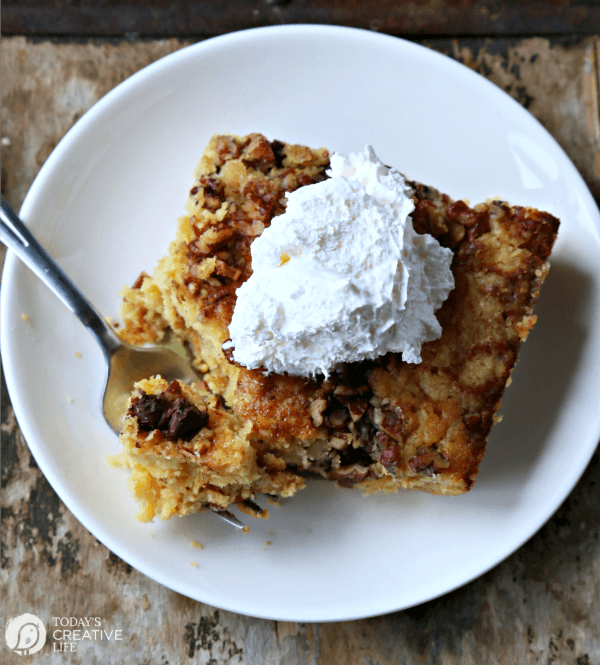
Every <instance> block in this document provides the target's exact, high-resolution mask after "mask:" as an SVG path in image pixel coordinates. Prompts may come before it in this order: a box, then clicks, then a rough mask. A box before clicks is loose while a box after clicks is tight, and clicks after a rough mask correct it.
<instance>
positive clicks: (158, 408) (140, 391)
mask: <svg viewBox="0 0 600 665" xmlns="http://www.w3.org/2000/svg"><path fill="white" fill-rule="evenodd" d="M249 430H250V428H249V426H248V425H245V424H244V423H243V422H242V421H241V420H240V418H238V417H237V416H235V415H234V414H233V413H231V412H230V411H228V410H227V409H224V408H223V406H222V400H221V399H220V398H219V397H217V396H215V395H213V394H212V393H210V392H208V390H207V389H206V386H205V385H203V384H202V382H199V383H198V384H195V385H193V386H188V385H185V384H183V383H180V382H179V381H173V382H171V383H170V384H168V383H167V382H166V381H164V380H163V379H161V378H160V377H152V378H150V379H147V380H143V381H140V382H139V383H137V384H136V385H135V390H134V393H133V395H132V397H131V399H130V401H129V405H128V410H127V415H126V417H125V423H124V427H123V430H122V432H121V437H120V438H121V443H122V445H123V452H122V453H120V454H119V455H117V456H115V457H113V458H112V459H111V463H112V464H113V465H114V466H117V467H125V468H130V469H131V476H130V479H129V487H130V490H131V493H132V494H133V496H134V497H135V498H136V499H137V500H138V501H139V502H140V504H141V509H140V512H139V513H138V515H137V517H138V519H139V520H140V521H142V522H148V521H150V520H152V519H153V518H154V517H155V516H158V517H160V518H162V519H168V518H169V517H171V516H172V515H187V514H189V513H193V512H196V511H198V510H201V509H203V508H205V507H209V508H211V509H213V510H216V511H220V510H226V509H227V508H228V507H229V505H230V504H232V503H235V504H238V505H242V506H244V508H245V509H246V512H250V513H251V514H255V515H257V516H260V517H267V516H268V512H267V511H266V510H265V511H256V510H253V509H252V507H251V504H249V505H250V507H249V508H248V507H247V506H245V505H244V502H248V501H249V500H252V499H254V498H255V496H256V495H257V494H263V493H264V494H268V495H272V496H278V495H279V496H284V497H285V496H291V495H292V494H293V493H294V492H295V491H296V490H297V489H298V488H300V487H302V486H303V485H304V481H303V480H302V479H301V478H299V477H298V476H297V475H295V474H292V473H290V472H288V471H286V470H285V465H284V464H283V463H282V462H281V461H280V460H279V459H277V458H275V457H273V456H272V455H269V454H268V453H263V452H262V451H260V450H256V449H255V448H254V447H253V446H252V445H251V443H250V441H249V436H248V435H249Z"/></svg>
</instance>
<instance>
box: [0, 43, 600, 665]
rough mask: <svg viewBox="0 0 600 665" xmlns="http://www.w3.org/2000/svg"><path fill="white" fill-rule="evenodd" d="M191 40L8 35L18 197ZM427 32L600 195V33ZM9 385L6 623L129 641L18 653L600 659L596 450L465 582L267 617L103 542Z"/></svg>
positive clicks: (6, 166) (5, 73)
mask: <svg viewBox="0 0 600 665" xmlns="http://www.w3.org/2000/svg"><path fill="white" fill-rule="evenodd" d="M185 43H186V42H182V41H179V40H175V39H173V40H154V41H148V42H133V43H131V42H118V43H117V42H98V41H96V42H89V43H87V42H86V43H72V42H71V43H52V42H50V41H38V42H36V43H32V42H29V41H27V40H26V39H25V38H22V37H14V38H5V39H3V41H2V44H1V49H2V82H3V106H2V136H3V137H5V138H6V139H7V140H6V141H4V142H2V185H3V193H4V194H5V196H6V197H7V198H8V200H9V202H10V203H11V204H12V205H13V206H15V207H16V208H18V207H19V206H20V204H21V202H22V200H23V197H24V195H25V193H26V191H27V189H28V188H29V186H30V184H31V182H32V181H33V178H34V177H35V175H36V173H37V171H38V170H39V168H40V167H41V165H42V164H43V163H44V161H45V159H46V158H47V157H48V155H49V154H50V152H51V150H52V149H53V147H54V146H55V145H56V144H57V143H58V141H59V140H60V138H61V137H62V136H63V135H64V134H65V132H66V131H67V130H68V129H69V128H70V127H71V126H72V124H73V123H74V122H75V121H76V120H77V118H79V117H80V116H81V114H83V113H84V112H85V111H86V110H87V108H89V106H91V105H92V104H93V103H94V102H95V101H96V100H97V99H99V98H100V97H101V96H103V95H104V94H105V93H106V92H108V91H109V90H110V89H112V88H113V87H114V86H115V85H116V84H117V83H119V82H120V81H121V80H123V79H124V78H126V77H127V76H130V75H131V74H132V73H134V72H135V71H137V70H138V69H140V68H141V67H142V66H144V65H146V64H149V63H150V62H152V61H153V60H155V59H156V58H158V57H161V56H162V55H165V54H167V53H169V52H172V51H174V50H176V49H178V48H180V47H181V46H183V45H184V44H185ZM427 45H428V46H430V47H431V48H435V49H437V50H440V51H442V52H445V53H447V54H448V55H451V56H452V57H454V58H457V59H458V60H460V61H462V62H464V63H465V64H467V65H468V66H470V67H472V68H473V69H475V70H477V71H479V72H481V73H482V74H483V75H484V76H486V77H488V78H489V79H490V80H492V81H493V82H494V83H496V84H497V85H499V86H500V87H501V88H503V89H505V90H506V91H507V92H508V93H509V94H511V95H513V96H514V97H515V99H517V100H518V101H519V102H520V103H521V104H523V105H524V106H526V107H527V108H528V109H529V110H530V111H531V112H532V113H533V114H534V115H536V117H538V119H539V120H540V121H541V122H542V123H543V124H544V125H545V126H546V127H547V128H548V130H549V131H550V132H551V133H552V134H553V135H554V136H555V137H556V138H557V140H558V141H559V142H560V143H561V144H562V146H563V147H564V148H565V150H566V151H567V153H568V154H569V156H570V157H571V158H572V159H573V161H574V162H575V163H576V165H577V166H578V168H579V169H580V171H581V173H582V174H583V176H584V178H585V179H586V181H587V183H588V185H589V186H590V188H591V189H592V191H593V192H594V194H595V195H596V197H597V199H600V129H599V123H600V117H599V113H598V62H599V54H600V46H599V45H600V39H598V37H593V38H587V39H584V40H575V41H570V40H561V39H554V38H553V39H551V40H550V39H541V38H531V39H498V38H496V39H459V40H449V39H448V40H447V39H440V40H429V41H427ZM2 392H3V395H2V397H3V400H2V414H1V415H2V418H1V428H0V430H1V435H2V499H1V506H2V513H3V519H2V544H3V548H2V553H1V557H0V588H1V593H2V598H3V604H2V615H1V618H2V621H5V620H6V618H7V617H8V616H12V615H16V614H19V613H22V612H34V613H35V614H37V615H38V616H40V618H41V619H42V620H43V621H45V622H46V624H49V621H50V618H51V617H99V618H100V619H101V621H102V624H103V627H104V628H106V629H108V630H111V629H114V630H117V629H122V630H123V640H122V641H120V642H110V643H108V642H96V643H89V644H83V645H82V646H81V647H80V648H79V650H78V652H77V653H74V654H65V653H54V652H52V653H51V652H50V651H45V652H44V654H45V655H44V656H43V659H42V658H38V660H37V661H36V657H35V656H32V657H31V658H30V659H29V661H28V660H27V659H23V662H32V663H34V662H44V663H49V664H50V665H57V664H59V663H65V662H69V663H74V664H79V663H85V664H86V665H87V664H95V663H103V664H104V663H111V662H112V663H121V662H124V663H140V664H143V665H150V664H160V665H167V664H168V663H170V664H171V665H173V664H179V663H188V662H189V663H192V662H198V663H210V664H211V665H225V664H226V663H227V664H229V663H233V664H236V663H242V664H260V665H281V664H285V665H297V664H298V665H300V664H301V663H302V664H305V663H306V664H311V665H331V664H334V663H344V665H392V664H394V665H397V664H398V663H403V665H417V664H418V665H429V664H434V663H435V664H437V663H443V664H444V665H455V664H456V665H459V664H460V665H469V664H473V665H481V664H482V663H485V664H486V665H488V664H489V665H495V664H504V663H509V664H512V663H519V664H529V663H544V664H546V663H568V664H573V665H586V664H587V665H600V623H599V622H598V617H599V616H600V495H599V493H598V488H600V455H599V454H598V453H596V455H595V456H594V458H593V459H592V462H591V464H590V466H589V468H588V469H587V471H586V472H585V474H584V476H583V478H582V480H581V481H580V482H579V483H578V485H577V487H576V488H575V490H574V491H573V492H572V494H571V495H570V496H569V498H568V499H567V500H566V501H565V503H564V504H563V505H562V506H561V508H560V509H559V510H558V511H557V513H556V514H555V515H554V517H553V518H552V520H550V522H548V524H546V526H544V527H543V529H541V531H540V532H539V533H538V534H536V535H535V536H534V537H533V538H532V539H531V540H530V541H529V542H528V543H526V544H525V545H524V546H523V547H522V548H521V549H520V550H519V551H518V552H516V553H515V554H514V555H512V556H511V557H509V558H508V559H507V560H506V561H504V562H503V563H501V564H500V565H499V566H497V567H496V568H494V569H493V570H492V571H490V572H488V573H487V574H485V575H483V576H482V577H480V578H479V579H477V580H475V581H474V582H472V583H471V584H468V585H466V586H465V587H463V588H461V589H458V590H456V591H454V592H452V593H449V594H446V595H445V596H443V597H442V598H439V599H437V600H433V601H430V602H428V603H425V604H423V605H420V606H418V607H415V608H412V609H410V610H407V611H404V612H396V613H393V614H389V615H386V616H382V617H376V618H372V619H365V620H361V621H354V622H337V623H329V624H300V623H288V622H274V621H267V620H260V619H253V618H250V617H243V616H240V615H236V614H233V613H231V612H226V611H222V610H217V609H215V608H212V607H209V606H207V605H203V604H201V603H198V602H196V601H193V600H190V599H189V598H185V597H184V596H181V595H179V594H177V593H175V592H173V591H169V590H168V589H166V588H164V587H161V586H160V585H158V584H156V583H155V582H153V581H151V580H149V579H148V578H146V577H145V576H143V575H142V574H140V573H138V572H137V571H136V570H134V569H132V568H131V566H129V565H128V564H126V563H125V562H123V561H121V559H119V558H118V557H117V556H116V555H114V554H113V553H111V552H109V551H108V550H107V549H106V548H105V547H104V546H103V545H102V544H101V543H99V542H98V541H97V540H96V539H95V538H94V537H93V536H92V535H90V534H89V533H88V532H87V531H86V530H85V529H84V528H83V527H82V526H81V525H80V524H79V523H78V522H77V520H76V519H75V518H74V517H73V516H72V515H71V513H70V512H69V511H68V510H67V509H66V508H65V507H64V505H63V504H62V502H61V501H60V500H59V499H58V497H57V496H56V495H55V494H54V492H53V490H52V489H51V487H50V486H49V484H48V482H47V481H46V480H45V478H44V477H43V476H42V474H41V472H40V471H39V469H38V467H37V465H36V463H35V461H34V460H33V458H32V456H31V454H30V452H29V449H28V448H27V445H26V443H25V441H24V439H23V436H22V434H21V432H20V430H19V428H18V425H17V422H16V419H15V418H14V413H13V411H12V408H11V406H10V402H9V400H8V396H7V393H6V387H5V386H4V385H3V386H2ZM190 552H192V550H190ZM192 556H193V555H192V553H190V557H192ZM351 582H352V581H351V580H349V583H351ZM290 590H291V592H293V582H292V581H290ZM49 642H50V644H51V645H52V644H53V640H52V638H51V637H50V639H49ZM45 648H46V649H47V647H45ZM5 649H6V646H5V645H4V644H3V643H2V644H0V650H5ZM17 658H18V657H16V656H15V661H16V660H17ZM4 660H5V655H4V653H2V661H3V662H4ZM7 662H8V661H7Z"/></svg>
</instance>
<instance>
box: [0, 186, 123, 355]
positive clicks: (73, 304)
mask: <svg viewBox="0 0 600 665" xmlns="http://www.w3.org/2000/svg"><path fill="white" fill-rule="evenodd" d="M0 221H1V224H0V240H1V241H2V242H3V243H4V244H5V245H6V246H7V247H9V248H10V249H11V250H12V251H13V252H15V254H16V255H17V256H18V257H19V258H20V259H21V261H23V263H25V265H26V266H27V267H28V268H30V269H31V270H32V271H33V272H34V273H35V274H36V275H37V276H38V277H39V278H40V279H41V280H42V282H44V284H45V285H46V286H47V287H48V288H49V289H50V290H51V291H53V292H54V293H55V294H56V295H57V296H58V297H59V298H60V299H61V300H62V301H63V303H64V304H65V305H66V306H67V307H68V308H69V309H70V310H71V311H72V312H73V314H75V316H76V317H77V318H78V319H79V320H80V321H81V322H82V323H83V325H84V326H85V327H86V328H87V329H88V330H89V331H90V332H91V333H92V335H94V337H95V338H96V340H97V341H98V343H99V344H100V346H101V347H102V350H103V351H104V354H105V355H106V356H107V358H108V357H110V355H111V353H112V351H113V350H114V349H115V348H117V347H118V346H121V341H120V340H119V338H118V336H117V335H116V333H115V332H114V330H112V328H111V327H110V326H109V325H108V323H106V321H105V320H104V319H103V318H102V316H101V315H100V314H99V313H98V312H97V310H96V309H95V307H94V306H93V305H92V304H91V303H90V302H89V300H88V299H87V298H86V297H85V296H84V295H83V294H82V293H81V291H80V290H79V289H78V288H77V287H76V286H75V284H73V282H72V281H71V280H70V279H69V277H67V275H66V274H65V273H64V272H63V271H62V269H61V268H60V267H59V266H58V265H57V264H56V262H55V261H54V260H53V259H52V258H51V257H50V255H49V254H48V252H46V250H45V249H44V248H43V247H42V246H41V245H40V243H39V242H38V241H37V240H36V239H35V237H34V236H33V234H32V233H31V231H30V230H29V229H28V228H27V227H26V226H25V224H24V223H23V221H22V220H21V219H20V218H19V216H18V215H17V213H16V212H15V211H14V210H13V209H12V208H11V207H10V206H9V205H8V203H7V202H6V200H5V199H4V197H2V212H1V215H0Z"/></svg>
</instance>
